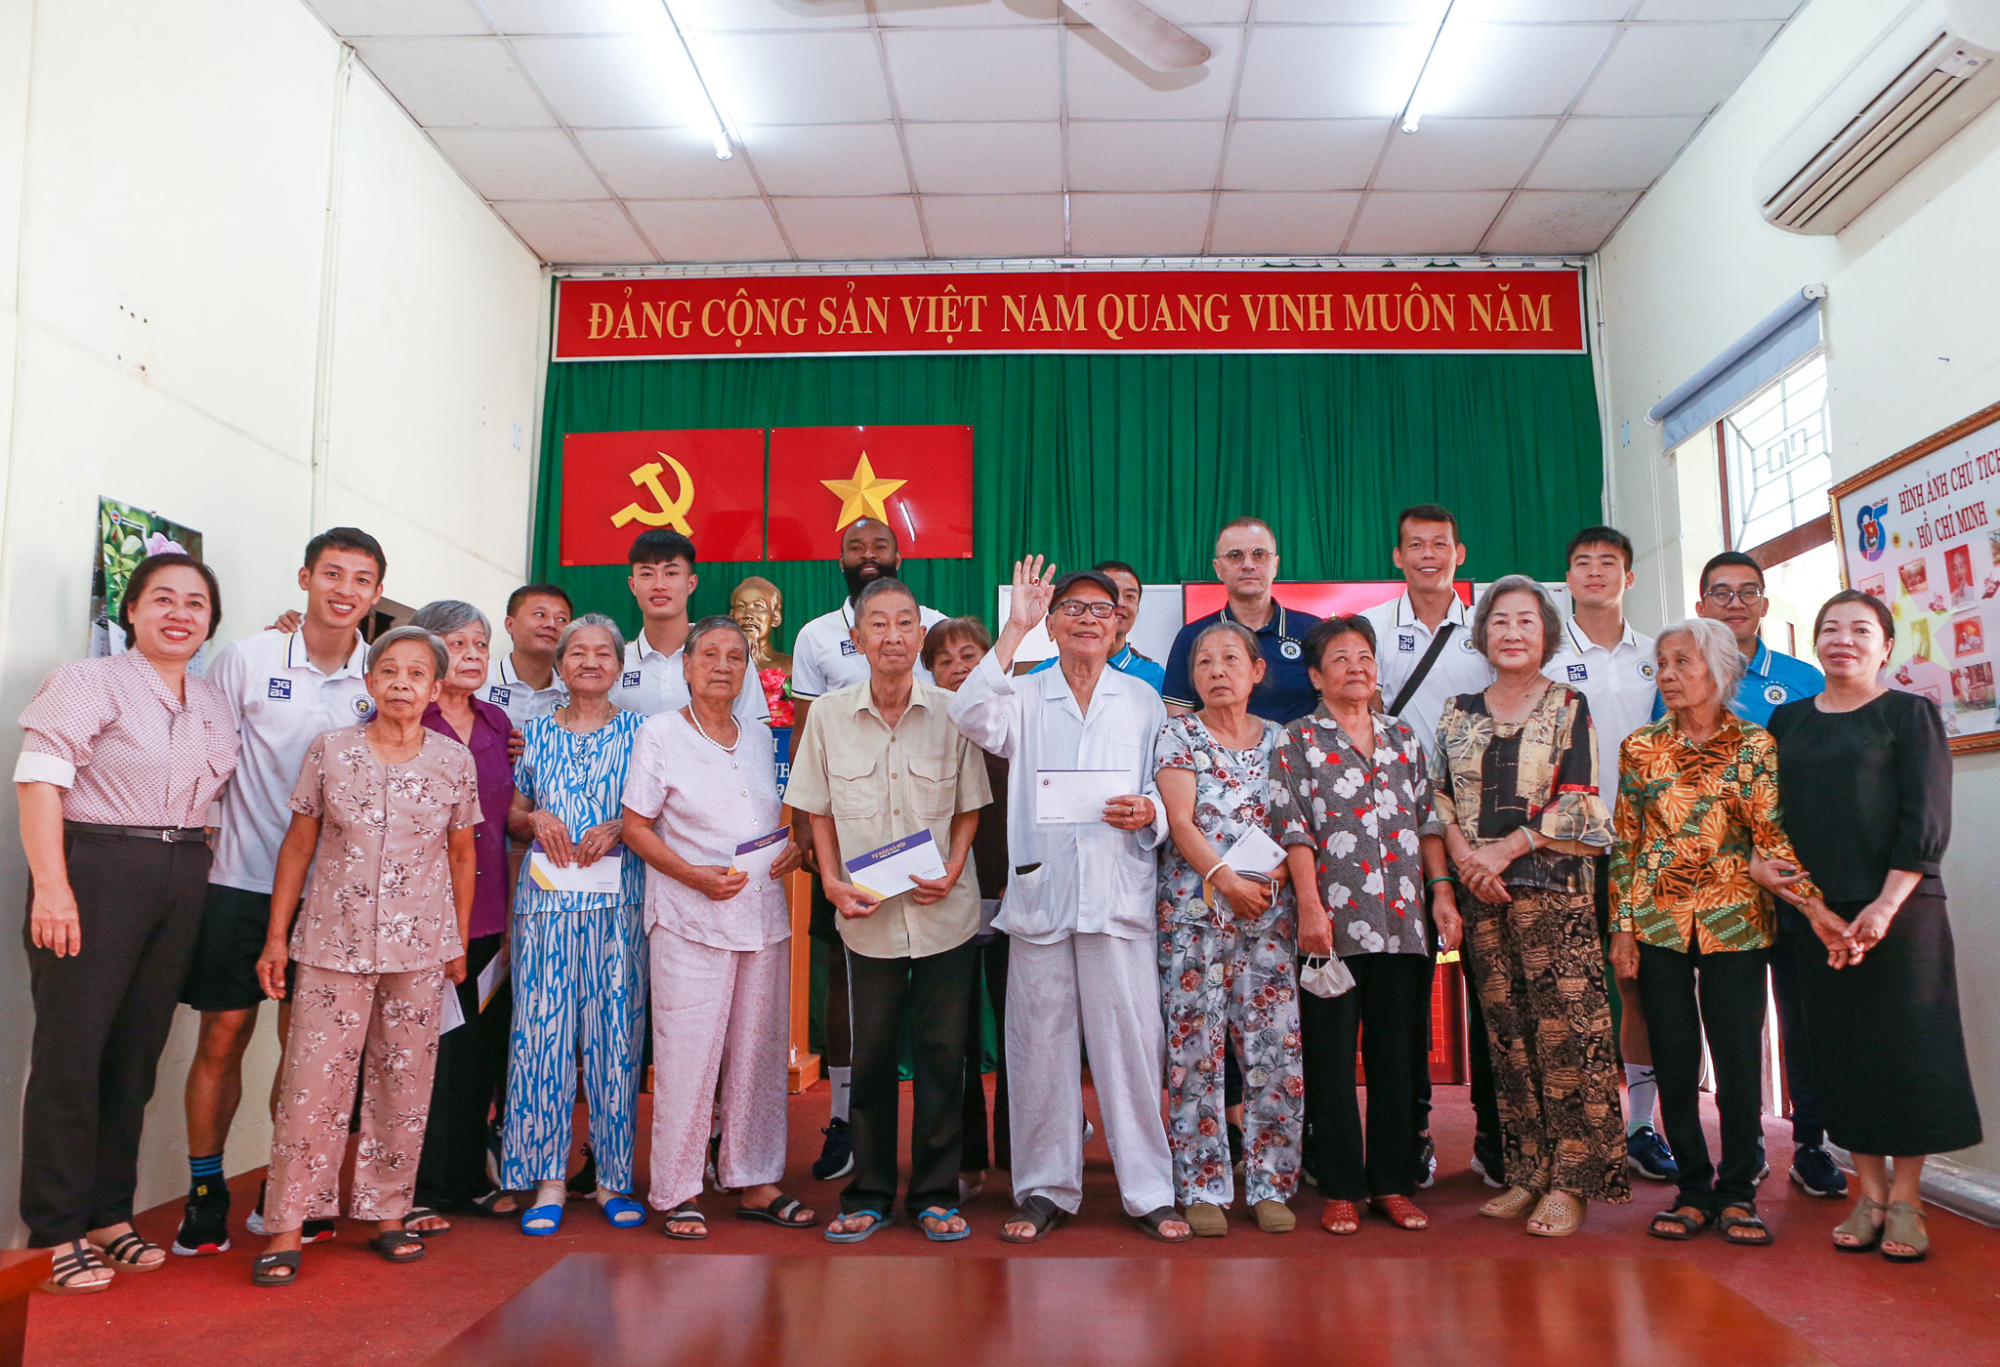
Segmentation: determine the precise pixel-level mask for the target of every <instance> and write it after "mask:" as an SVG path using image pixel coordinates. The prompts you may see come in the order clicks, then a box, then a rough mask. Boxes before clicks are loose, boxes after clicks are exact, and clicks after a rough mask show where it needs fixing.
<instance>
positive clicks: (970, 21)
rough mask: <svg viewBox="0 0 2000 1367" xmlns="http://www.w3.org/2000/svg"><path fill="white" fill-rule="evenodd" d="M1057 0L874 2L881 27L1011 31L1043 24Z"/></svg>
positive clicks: (1056, 6)
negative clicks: (1020, 27)
mask: <svg viewBox="0 0 2000 1367" xmlns="http://www.w3.org/2000/svg"><path fill="white" fill-rule="evenodd" d="M1060 9H1061V6H1060V4H1059V3H1058V0H875V14H876V18H877V19H878V21H879V22H880V23H881V25H882V27H883V28H1014V27H1019V26H1021V25H1024V24H1047V23H1049V22H1051V21H1053V20H1054V19H1055V17H1056V15H1057V13H1058V11H1059V10H1060Z"/></svg>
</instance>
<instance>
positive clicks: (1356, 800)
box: [1271, 706, 1444, 958]
mask: <svg viewBox="0 0 2000 1367" xmlns="http://www.w3.org/2000/svg"><path fill="white" fill-rule="evenodd" d="M1373 722H1374V740H1373V742H1372V743H1371V745H1370V747H1369V750H1368V751H1367V752H1366V753H1364V752H1363V751H1362V750H1361V749H1359V748H1358V747H1356V746H1355V745H1354V743H1353V742H1352V741H1350V740H1349V739H1348V738H1347V733H1346V732H1345V731H1343V730H1341V728H1340V724H1339V723H1338V722H1336V721H1335V720H1334V719H1333V717H1332V716H1331V715H1330V714H1329V713H1328V712H1327V710H1326V708H1325V707H1324V706H1321V707H1319V708H1317V709H1315V710H1314V711H1313V713H1312V715H1310V716H1306V717H1300V718H1299V719H1298V720H1297V721H1295V722H1293V723H1292V724H1291V725H1290V726H1287V727H1286V728H1285V736H1284V740H1283V741H1281V742H1280V743H1279V745H1278V752H1277V755H1276V757H1275V759H1274V760H1273V762H1272V765H1271V826H1272V834H1274V835H1275V836H1276V837H1277V840H1278V843H1279V844H1280V845H1283V846H1285V847H1287V848H1290V847H1291V846H1293V845H1308V846H1310V847H1311V848H1312V850H1313V853H1314V860H1313V862H1314V867H1315V868H1316V869H1317V870H1318V874H1319V896H1320V901H1321V902H1322V903H1324V904H1325V906H1326V909H1327V911H1328V912H1329V913H1331V914H1332V916H1333V948H1334V952H1335V953H1336V954H1338V955H1340V956H1341V957H1342V958H1347V957H1348V956H1350V955H1354V954H1429V953H1430V950H1431V939H1432V936H1431V927H1430V923H1429V919H1428V917H1427V916H1426V915H1425V912H1424V866H1423V859H1422V850H1421V846H1420V843H1419V838H1420V837H1422V836H1426V835H1439V834H1442V833H1443V830H1444V828H1443V827H1442V826H1440V825H1439V824H1438V823H1437V822H1436V820H1434V819H1433V817H1432V814H1431V807H1432V802H1431V784H1430V778H1429V776H1428V775H1427V774H1426V772H1425V769H1424V752H1423V747H1422V746H1420V745H1419V744H1417V733H1416V732H1414V731H1412V730H1411V729H1410V727H1409V725H1408V724H1407V723H1406V722H1403V721H1400V720H1398V719H1397V718H1395V717H1391V716H1386V715H1384V714H1383V713H1380V712H1377V713H1375V714H1374V715H1373Z"/></svg>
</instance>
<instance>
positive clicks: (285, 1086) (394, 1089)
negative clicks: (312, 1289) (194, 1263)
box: [251, 627, 480, 1286]
mask: <svg viewBox="0 0 2000 1367" xmlns="http://www.w3.org/2000/svg"><path fill="white" fill-rule="evenodd" d="M447 663H448V657H447V655H446V652H445V648H444V643H443V642H442V641H440V640H439V639H438V638H437V637H435V636H433V635H432V634H431V633H430V632H428V631H425V630H423V629H422V628H420V627H398V628H397V629H396V630H394V631H391V632H389V633H387V634H386V635H384V636H383V637H382V638H381V639H380V640H378V641H376V642H375V644H374V646H373V647H372V648H371V649H370V650H369V652H368V695H369V696H370V697H371V698H373V699H374V700H375V715H374V717H373V719H371V720H370V721H369V722H367V723H366V724H365V725H362V726H350V727H344V728H342V729H340V730H337V731H329V732H327V733H326V734H325V735H323V736H321V737H320V738H319V739H317V740H315V741H314V742H313V743H312V745H311V747H310V748H308V749H307V751H306V758H305V764H304V765H303V767H302V768H301V769H300V772H299V781H298V785H297V786H296V787H295V788H293V790H292V811H293V814H294V815H293V817H292V825H291V829H290V830H289V831H287V832H286V833H285V843H284V844H283V846H281V847H280V848H279V851H278V869H277V877H276V879H275V880H274V883H273V886H272V890H271V933H270V937H269V939H268V940H267V941H266V942H265V945H264V954H263V957H262V958H260V959H259V960H258V961H257V976H258V978H259V980H261V981H262V983H263V985H264V991H265V993H266V994H267V995H269V996H270V997H272V998H274V999H282V998H283V997H284V996H285V995H286V982H285V977H286V965H287V962H288V961H296V964H297V980H296V982H295V983H293V984H292V992H291V996H292V1023H291V1030H290V1033H289V1034H288V1035H287V1037H286V1048H285V1065H284V1075H283V1077H282V1078H280V1079H279V1082H278V1109H277V1115H276V1118H275V1127H276V1132H275V1133H274V1134H273V1136H272V1139H271V1176H270V1181H269V1183H268V1185H267V1188H266V1191H267V1195H266V1198H265V1210H264V1224H265V1227H266V1228H267V1229H269V1230H270V1231H271V1242H270V1244H269V1245H268V1246H267V1247H266V1249H265V1251H264V1252H263V1253H262V1254H261V1255H260V1256H259V1257H258V1258H257V1261H256V1263H255V1264H254V1265H253V1267H252V1269H251V1280H252V1281H253V1282H255V1283H256V1284H257V1285H259V1286H289V1285H291V1284H292V1283H293V1282H295V1281H297V1280H298V1275H299V1259H300V1253H299V1249H300V1237H299V1232H300V1227H301V1226H302V1225H303V1224H304V1223H305V1222H306V1220H308V1219H317V1218H324V1217H327V1216H331V1215H333V1214H334V1213H335V1212H336V1210H337V1208H338V1206H339V1204H340V1160H341V1156H342V1153H343V1152H344V1150H345V1149H346V1147H347V1122H348V1117H349V1116H350V1115H351V1114H353V1111H354V1094H355V1084H356V1080H357V1077H360V1078H365V1082H364V1083H363V1085H362V1089H361V1144H360V1147H359V1149H358V1150H357V1151H356V1153H355V1158H354V1186H353V1191H352V1192H351V1193H350V1195H349V1197H348V1211H347V1213H348V1215H349V1216H350V1217H352V1218H353V1219H356V1220H373V1221H375V1222H376V1229H377V1232H376V1235H375V1237H374V1238H373V1239H371V1240H370V1241H369V1246H370V1247H371V1248H373V1249H374V1250H375V1252H376V1253H378V1254H380V1255H381V1256H382V1257H383V1258H386V1259H387V1260H388V1261H390V1262H392V1263H410V1262H416V1261H417V1260H418V1259H420V1258H422V1257H423V1256H424V1244H423V1240H422V1239H420V1238H419V1237H417V1235H415V1234H413V1233H411V1232H409V1231H407V1230H405V1229H404V1228H403V1220H404V1217H405V1216H407V1215H408V1214H409V1211H410V1207H411V1205H412V1201H413V1197H414V1194H415V1187H416V1169H417V1156H418V1154H419V1153H420V1152H421V1151H422V1149H423V1143H424V1128H425V1125H426V1122H427V1120H428V1118H429V1112H430V1095H431V1078H432V1073H433V1070H434V1069H435V1067H436V1064H437V1050H438V1032H439V1029H440V1026H441V1024H442V1016H443V1014H444V985H445V982H446V980H449V981H451V982H453V983H459V982H463V981H464V980H465V948H464V945H465V940H466V937H467V935H468V934H469V931H470V923H471V918H472V895H473V883H474V870H475V868H476V866H477V862H478V854H477V851H476V849H475V847H474V844H473V830H472V828H473V827H474V826H476V825H477V824H478V823H479V820H480V814H479V781H478V777H477V774H476V771H475V769H474V767H473V760H472V754H471V752H470V751H469V750H467V749H466V748H465V747H464V746H463V745H461V744H459V743H458V742H457V741H455V740H452V739H451V738H450V737H448V736H444V735H441V734H439V733H438V732H436V731H432V730H429V729H427V728H426V727H425V726H424V724H423V716H424V709H425V708H426V707H428V706H429V705H430V704H431V703H432V702H434V701H436V699H437V696H438V693H439V690H440V680H441V678H442V676H443V674H444V672H445V669H446V667H447ZM315 855H317V858H316V857H315ZM308 869H310V871H311V874H312V882H311V885H310V886H307V884H306V874H307V871H308ZM302 889H303V890H304V893H305V899H304V902H303V904H301V903H300V896H299V895H300V892H301V890H302ZM294 908H297V923H296V925H295V924H294V919H293V911H294ZM364 1057H365V1060H366V1064H367V1067H366V1068H365V1070H364V1069H363V1067H362V1064H363V1060H364Z"/></svg>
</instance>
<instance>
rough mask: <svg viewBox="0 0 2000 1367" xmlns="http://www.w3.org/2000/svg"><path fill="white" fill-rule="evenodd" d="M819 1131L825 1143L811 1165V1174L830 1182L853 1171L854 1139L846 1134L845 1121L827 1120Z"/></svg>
mask: <svg viewBox="0 0 2000 1367" xmlns="http://www.w3.org/2000/svg"><path fill="white" fill-rule="evenodd" d="M820 1133H821V1134H823V1135H825V1136H826V1144H825V1146H824V1147H823V1148H821V1149H820V1151H819V1157H818V1159H816V1160H815V1161H814V1163H813V1165H812V1175H813V1176H814V1177H815V1178H817V1179H819V1180H820V1181H822V1182H831V1181H832V1180H833V1179H834V1178H836V1177H845V1176H847V1174H848V1173H850V1172H853V1171H854V1141H853V1139H851V1138H849V1136H848V1132H847V1122H846V1121H845V1120H837V1119H836V1120H829V1121H827V1123H826V1128H825V1129H823V1130H821V1131H820Z"/></svg>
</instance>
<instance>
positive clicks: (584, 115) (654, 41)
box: [514, 33, 708, 128]
mask: <svg viewBox="0 0 2000 1367" xmlns="http://www.w3.org/2000/svg"><path fill="white" fill-rule="evenodd" d="M514 51H515V52H516V53H518V54H519V55H520V58H521V65H522V66H524V67H526V68H527V69H528V74H529V75H530V76H532V77H534V78H535V83H536V84H537V85H539V86H541V88H542V93H543V94H544V95H546V96H547V97H548V101H549V103H550V104H552V105H554V106H555V111H556V116H557V117H558V118H560V119H561V120H562V121H563V122H564V123H566V124H568V125H569V126H570V127H572V128H671V127H674V126H676V125H681V124H690V125H694V126H696V127H699V126H701V125H703V124H705V123H706V122H707V120H708V102H707V101H706V100H705V99H703V98H702V94H701V87H700V86H699V85H698V84H697V83H696V81H695V79H694V75H693V72H692V70H691V69H690V68H689V66H688V63H687V54H686V52H685V51H684V50H683V49H682V48H681V46H680V44H679V43H677V42H675V41H674V39H673V37H672V35H670V34H665V33H659V34H647V35H624V36H620V37H615V38H601V37H593V38H516V39H515V40H514Z"/></svg>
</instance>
